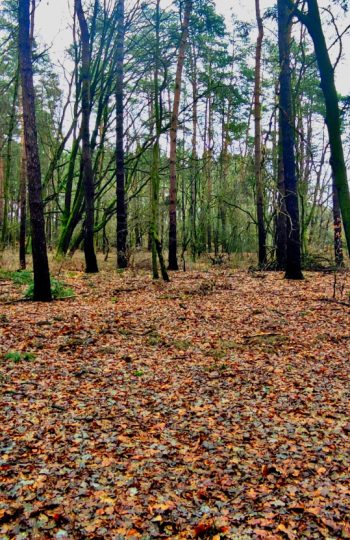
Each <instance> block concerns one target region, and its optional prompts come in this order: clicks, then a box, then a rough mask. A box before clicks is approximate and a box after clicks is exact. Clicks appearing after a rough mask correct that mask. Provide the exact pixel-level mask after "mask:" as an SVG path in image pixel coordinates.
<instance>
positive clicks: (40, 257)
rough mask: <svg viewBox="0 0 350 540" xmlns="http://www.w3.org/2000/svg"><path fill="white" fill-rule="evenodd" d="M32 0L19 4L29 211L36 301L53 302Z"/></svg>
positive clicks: (24, 0)
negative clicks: (32, 32) (36, 108)
mask: <svg viewBox="0 0 350 540" xmlns="http://www.w3.org/2000/svg"><path fill="white" fill-rule="evenodd" d="M29 12H30V0H21V1H20V2H19V3H18V21H19V65H20V73H21V82H22V102H23V124H24V139H25V151H26V158H27V179H28V193H29V210H30V222H31V232H32V253H33V269H34V295H33V297H34V300H40V301H50V300H52V296H51V284H50V272H49V263H48V258H47V249H46V238H45V221H44V209H43V202H42V194H41V170H40V160H39V150H38V141H37V129H36V118H35V94H34V84H33V67H32V51H31V40H30V28H29V27H30V22H29Z"/></svg>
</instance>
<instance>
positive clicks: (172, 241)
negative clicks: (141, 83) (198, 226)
mask: <svg viewBox="0 0 350 540" xmlns="http://www.w3.org/2000/svg"><path fill="white" fill-rule="evenodd" d="M192 6H193V2H192V0H185V11H184V18H183V21H182V28H181V39H180V46H179V53H178V58H177V66H176V75H175V90H174V101H173V108H172V114H171V126H170V197H169V266H168V268H169V270H178V269H179V266H178V262H177V226H176V206H177V205H176V202H177V200H176V194H177V179H176V150H177V128H178V123H179V108H180V98H181V82H182V72H183V67H184V62H185V51H186V45H187V41H188V27H189V23H190V17H191V11H192Z"/></svg>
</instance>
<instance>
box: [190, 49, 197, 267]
mask: <svg viewBox="0 0 350 540" xmlns="http://www.w3.org/2000/svg"><path fill="white" fill-rule="evenodd" d="M191 70H192V73H191V84H192V101H193V110H192V139H191V145H192V150H191V203H190V231H191V234H190V237H191V252H192V258H193V260H195V258H196V255H197V227H196V225H197V219H196V215H197V176H198V153H197V123H198V106H197V99H198V97H197V96H198V88H197V86H198V80H197V57H196V50H195V46H193V47H192V54H191Z"/></svg>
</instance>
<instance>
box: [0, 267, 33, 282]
mask: <svg viewBox="0 0 350 540" xmlns="http://www.w3.org/2000/svg"><path fill="white" fill-rule="evenodd" d="M0 279H2V280H11V281H12V282H13V283H14V284H15V285H30V284H31V283H32V281H33V272H31V271H29V270H17V271H16V272H10V271H8V272H6V271H1V272H0Z"/></svg>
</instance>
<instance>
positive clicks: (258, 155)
mask: <svg viewBox="0 0 350 540" xmlns="http://www.w3.org/2000/svg"><path fill="white" fill-rule="evenodd" d="M255 12H256V21H257V25H258V38H257V42H256V54H255V88H254V123H255V184H256V210H257V223H258V242H259V251H258V257H259V266H261V267H263V266H265V265H266V261H267V257H266V230H265V223H264V186H263V178H262V152H261V98H260V96H261V53H262V42H263V39H264V26H263V21H262V17H261V12H260V1H259V0H255Z"/></svg>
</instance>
